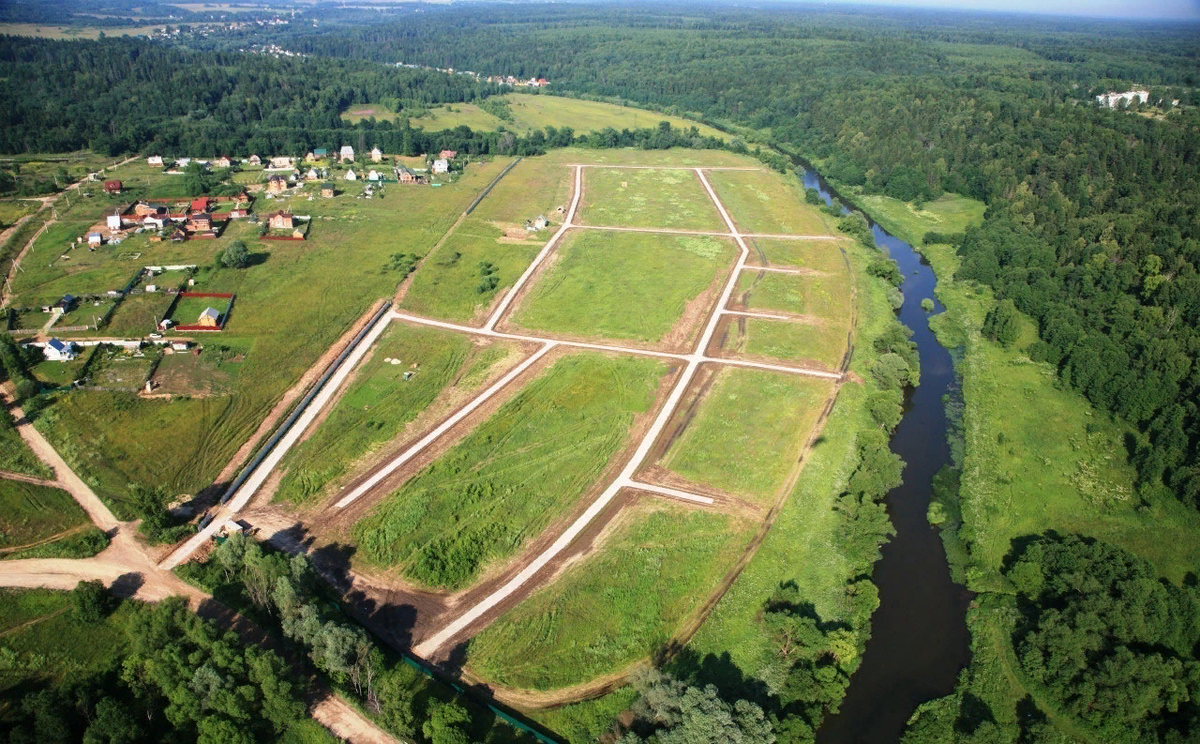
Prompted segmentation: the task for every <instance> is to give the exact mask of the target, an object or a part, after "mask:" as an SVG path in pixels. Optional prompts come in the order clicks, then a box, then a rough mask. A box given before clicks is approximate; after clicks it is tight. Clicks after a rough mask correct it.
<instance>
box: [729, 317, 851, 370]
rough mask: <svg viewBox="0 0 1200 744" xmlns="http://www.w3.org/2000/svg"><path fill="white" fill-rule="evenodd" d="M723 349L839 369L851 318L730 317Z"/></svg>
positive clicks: (749, 355)
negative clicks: (800, 319)
mask: <svg viewBox="0 0 1200 744" xmlns="http://www.w3.org/2000/svg"><path fill="white" fill-rule="evenodd" d="M728 322H729V325H728V326H727V328H728V332H727V333H726V335H725V338H724V343H723V344H722V346H721V348H722V349H723V350H724V351H726V352H728V353H732V354H734V355H736V356H748V357H754V358H762V359H766V360H778V361H782V362H800V363H802V364H806V365H816V366H820V367H826V368H828V369H830V370H836V369H837V368H838V365H840V364H841V361H842V357H843V356H844V355H845V353H846V340H847V334H848V333H849V331H850V318H849V316H846V317H844V318H842V319H840V320H833V319H825V318H820V319H816V318H814V319H810V320H807V321H792V320H772V319H769V318H739V317H736V316H734V317H730V318H729V321H728Z"/></svg>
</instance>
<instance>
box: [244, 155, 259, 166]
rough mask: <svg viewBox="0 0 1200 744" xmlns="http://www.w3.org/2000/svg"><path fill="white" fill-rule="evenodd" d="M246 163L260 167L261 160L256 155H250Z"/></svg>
mask: <svg viewBox="0 0 1200 744" xmlns="http://www.w3.org/2000/svg"><path fill="white" fill-rule="evenodd" d="M246 162H247V163H249V164H250V165H262V158H260V157H259V156H257V155H251V156H250V157H249V158H248V159H247V160H246Z"/></svg>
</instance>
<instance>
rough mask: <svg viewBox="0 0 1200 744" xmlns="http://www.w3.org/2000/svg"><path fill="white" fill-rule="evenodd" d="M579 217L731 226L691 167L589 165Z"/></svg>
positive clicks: (614, 222)
mask: <svg viewBox="0 0 1200 744" xmlns="http://www.w3.org/2000/svg"><path fill="white" fill-rule="evenodd" d="M577 219H578V221H579V222H581V223H583V224H585V225H611V226H618V227H667V228H673V229H685V230H707V231H713V232H726V231H727V230H728V228H727V226H726V225H725V222H724V220H722V219H721V215H720V213H719V212H717V208H716V206H714V205H713V202H712V199H710V198H709V196H708V193H707V192H706V191H705V190H704V186H703V185H702V184H701V183H700V180H699V179H698V178H697V177H696V174H695V173H694V172H692V171H688V170H657V169H623V168H588V169H586V170H585V171H584V172H583V204H582V205H581V206H580V213H579V215H578V217H577Z"/></svg>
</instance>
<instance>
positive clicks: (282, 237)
mask: <svg viewBox="0 0 1200 744" xmlns="http://www.w3.org/2000/svg"><path fill="white" fill-rule="evenodd" d="M258 239H259V240H299V241H301V242H303V241H304V236H301V237H299V238H297V237H293V236H291V235H260V236H259V238H258Z"/></svg>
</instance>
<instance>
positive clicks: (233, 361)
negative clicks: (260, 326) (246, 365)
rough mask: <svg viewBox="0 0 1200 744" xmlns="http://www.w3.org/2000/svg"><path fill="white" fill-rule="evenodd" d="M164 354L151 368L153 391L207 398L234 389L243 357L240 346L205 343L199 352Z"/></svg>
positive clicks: (163, 393) (244, 351)
mask: <svg viewBox="0 0 1200 744" xmlns="http://www.w3.org/2000/svg"><path fill="white" fill-rule="evenodd" d="M193 351H194V349H193V350H189V351H187V352H177V353H174V354H165V353H164V355H163V357H162V360H161V361H160V362H159V363H158V367H157V368H156V369H155V370H154V377H153V379H152V383H151V384H152V387H153V391H152V392H153V393H154V394H156V395H186V396H189V397H192V398H206V397H210V396H214V395H228V394H230V393H232V392H234V383H235V382H236V380H237V374H238V372H239V371H240V370H241V368H242V363H243V362H244V361H245V360H246V350H245V349H244V348H242V347H241V346H234V347H229V346H224V345H220V344H211V343H205V344H204V345H203V347H202V348H200V350H199V351H200V353H198V354H197V353H193Z"/></svg>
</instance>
